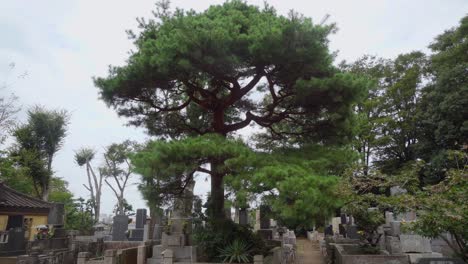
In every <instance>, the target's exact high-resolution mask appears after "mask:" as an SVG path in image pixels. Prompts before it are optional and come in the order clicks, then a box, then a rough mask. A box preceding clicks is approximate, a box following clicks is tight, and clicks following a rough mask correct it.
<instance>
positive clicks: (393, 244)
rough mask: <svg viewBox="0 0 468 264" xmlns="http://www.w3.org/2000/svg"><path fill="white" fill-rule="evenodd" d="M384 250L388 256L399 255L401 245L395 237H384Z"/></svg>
mask: <svg viewBox="0 0 468 264" xmlns="http://www.w3.org/2000/svg"><path fill="white" fill-rule="evenodd" d="M385 245H386V249H387V251H388V252H389V253H390V254H401V253H402V251H401V243H400V239H398V237H395V236H386V237H385Z"/></svg>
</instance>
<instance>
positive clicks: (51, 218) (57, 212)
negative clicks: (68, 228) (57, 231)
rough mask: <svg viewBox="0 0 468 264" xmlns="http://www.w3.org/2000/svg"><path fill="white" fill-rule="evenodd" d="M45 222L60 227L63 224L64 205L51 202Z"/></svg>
mask: <svg viewBox="0 0 468 264" xmlns="http://www.w3.org/2000/svg"><path fill="white" fill-rule="evenodd" d="M47 222H48V224H49V225H53V226H54V227H62V226H63V225H64V224H65V206H64V204H63V203H52V206H51V207H50V210H49V215H48V216H47Z"/></svg>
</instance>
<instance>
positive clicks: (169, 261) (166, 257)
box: [161, 249, 174, 264]
mask: <svg viewBox="0 0 468 264" xmlns="http://www.w3.org/2000/svg"><path fill="white" fill-rule="evenodd" d="M161 255H162V259H163V261H162V264H173V263H174V252H172V250H170V249H166V250H164V251H163V252H162V253H161Z"/></svg>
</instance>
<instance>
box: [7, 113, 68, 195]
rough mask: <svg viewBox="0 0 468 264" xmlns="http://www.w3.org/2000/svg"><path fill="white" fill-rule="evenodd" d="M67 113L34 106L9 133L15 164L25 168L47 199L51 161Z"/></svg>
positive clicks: (60, 137)
mask: <svg viewBox="0 0 468 264" xmlns="http://www.w3.org/2000/svg"><path fill="white" fill-rule="evenodd" d="M68 120H69V114H68V112H67V111H65V110H47V109H45V108H43V107H39V106H36V107H34V108H32V109H31V110H29V111H28V120H27V122H26V123H25V124H23V125H21V126H19V127H18V128H17V129H16V130H15V131H14V133H13V136H14V138H15V139H16V143H15V146H14V150H13V152H14V153H15V154H14V155H15V156H17V161H18V163H19V165H21V166H23V167H26V168H28V169H29V173H30V174H29V175H30V176H31V177H32V180H33V182H34V188H35V190H36V192H37V193H39V194H40V197H41V198H42V199H43V200H44V201H47V200H48V197H49V192H50V188H49V187H50V186H49V185H50V180H51V177H52V176H53V171H52V161H53V159H54V156H55V154H56V153H57V151H59V150H60V148H61V147H62V145H63V141H64V139H65V136H66V132H67V125H68Z"/></svg>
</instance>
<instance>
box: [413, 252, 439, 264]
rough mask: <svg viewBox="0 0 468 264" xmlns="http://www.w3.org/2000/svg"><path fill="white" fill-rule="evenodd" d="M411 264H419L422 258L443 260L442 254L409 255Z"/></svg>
mask: <svg viewBox="0 0 468 264" xmlns="http://www.w3.org/2000/svg"><path fill="white" fill-rule="evenodd" d="M407 255H408V257H409V260H410V263H411V264H414V263H418V262H419V259H421V258H442V257H443V256H442V254H440V253H435V252H432V253H409V254H407Z"/></svg>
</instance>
